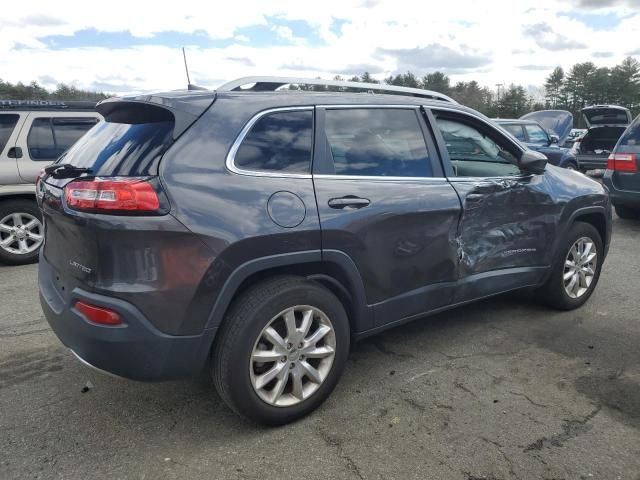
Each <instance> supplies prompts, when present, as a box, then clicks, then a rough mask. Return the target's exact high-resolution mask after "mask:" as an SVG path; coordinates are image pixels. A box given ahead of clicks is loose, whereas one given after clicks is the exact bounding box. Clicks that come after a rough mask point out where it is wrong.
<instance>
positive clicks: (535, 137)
mask: <svg viewBox="0 0 640 480" xmlns="http://www.w3.org/2000/svg"><path fill="white" fill-rule="evenodd" d="M524 128H526V129H527V135H529V141H530V142H531V143H548V142H549V138H548V137H547V134H546V133H545V132H544V130H542V128H541V127H539V126H538V125H525V126H524Z"/></svg>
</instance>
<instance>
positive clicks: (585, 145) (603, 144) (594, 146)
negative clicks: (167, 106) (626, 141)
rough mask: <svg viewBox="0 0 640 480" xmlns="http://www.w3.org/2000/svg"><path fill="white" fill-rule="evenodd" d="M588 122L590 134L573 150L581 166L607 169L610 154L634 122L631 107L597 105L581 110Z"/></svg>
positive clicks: (582, 167)
mask: <svg viewBox="0 0 640 480" xmlns="http://www.w3.org/2000/svg"><path fill="white" fill-rule="evenodd" d="M581 112H582V116H583V118H584V121H585V123H586V125H587V133H585V134H584V135H583V136H582V137H580V138H578V139H577V140H576V141H575V142H574V144H573V147H572V149H571V151H572V153H573V154H574V155H575V156H576V159H577V161H578V168H579V169H580V170H581V171H583V172H585V171H587V170H596V169H605V168H607V161H608V158H609V154H610V153H611V152H612V151H613V147H614V146H615V145H616V142H617V141H618V139H619V138H620V136H621V135H622V132H624V130H625V129H626V128H627V126H628V125H629V123H631V112H630V111H629V109H627V108H624V107H619V106H616V105H594V106H592V107H586V108H583V109H582V110H581Z"/></svg>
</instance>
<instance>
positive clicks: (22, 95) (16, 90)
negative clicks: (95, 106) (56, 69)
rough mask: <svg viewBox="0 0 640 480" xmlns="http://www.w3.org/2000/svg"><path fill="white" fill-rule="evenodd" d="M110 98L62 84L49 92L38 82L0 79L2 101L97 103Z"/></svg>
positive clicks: (106, 95) (107, 95)
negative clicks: (74, 101)
mask: <svg viewBox="0 0 640 480" xmlns="http://www.w3.org/2000/svg"><path fill="white" fill-rule="evenodd" d="M111 96H112V95H109V94H106V93H103V92H93V91H89V90H82V89H79V88H76V87H74V86H71V85H66V84H64V83H60V84H58V86H57V87H56V89H55V90H53V91H49V90H47V89H46V88H44V87H43V86H42V85H39V84H38V82H31V83H29V84H24V83H22V82H18V83H15V84H13V83H11V82H5V81H3V80H2V79H0V99H2V100H91V101H96V102H98V101H100V100H104V99H105V98H109V97H111Z"/></svg>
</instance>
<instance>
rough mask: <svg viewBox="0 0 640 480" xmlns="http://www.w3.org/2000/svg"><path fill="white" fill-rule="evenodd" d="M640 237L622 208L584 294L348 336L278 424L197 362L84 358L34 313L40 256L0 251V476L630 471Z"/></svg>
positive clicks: (574, 475)
mask: <svg viewBox="0 0 640 480" xmlns="http://www.w3.org/2000/svg"><path fill="white" fill-rule="evenodd" d="M639 239H640V222H635V223H634V222H627V221H622V220H620V219H617V218H616V219H615V221H614V236H613V242H612V245H611V251H610V254H609V257H608V259H607V262H606V264H605V267H604V270H603V273H602V276H601V279H600V284H599V286H598V288H597V290H596V292H595V294H594V296H593V297H592V298H591V300H590V301H589V302H588V303H587V304H586V305H585V306H584V307H583V308H581V309H579V310H576V311H573V312H556V311H552V310H548V309H546V308H545V307H542V306H539V305H537V304H536V303H535V302H534V301H533V300H532V298H531V296H530V294H528V293H526V292H524V293H523V292H520V293H515V294H509V295H504V296H501V297H498V298H494V299H490V300H486V301H483V302H480V303H476V304H473V305H470V306H467V307H465V308H461V309H458V310H452V311H450V312H446V313H443V314H439V315H437V316H432V317H427V318H424V319H421V320H418V321H415V322H413V323H411V324H407V325H404V326H401V327H398V328H396V329H394V330H390V331H387V332H385V333H382V334H379V335H377V336H375V337H372V338H369V339H367V340H365V341H363V342H361V343H358V344H356V345H355V346H354V348H353V351H352V353H351V355H350V359H349V364H348V366H347V369H346V372H345V375H344V377H343V378H342V380H341V382H340V384H339V385H338V388H337V389H336V391H335V392H334V394H333V395H332V396H331V398H330V399H329V400H328V401H327V402H326V403H325V404H324V405H323V406H322V407H321V408H320V409H319V410H318V411H317V412H315V413H314V414H312V415H311V416H309V417H307V418H305V419H303V420H301V421H299V422H297V423H295V424H293V425H289V426H286V427H282V428H271V429H267V428H262V427H257V426H255V425H252V424H250V423H248V422H246V421H243V420H242V419H240V418H238V417H237V416H235V415H234V414H233V413H232V412H231V411H230V410H229V409H228V408H227V407H226V406H225V405H224V404H223V403H222V402H221V400H220V399H219V398H218V397H217V395H216V393H215V391H214V389H213V387H212V386H211V385H210V383H209V382H208V381H207V379H206V378H200V379H195V380H190V381H184V382H173V383H162V384H144V383H135V382H129V381H126V380H120V379H116V378H111V377H107V376H103V375H101V374H99V373H97V372H94V371H92V370H89V369H87V368H86V367H84V366H82V365H80V364H79V363H78V362H77V361H76V360H75V359H74V358H73V357H72V355H71V354H70V353H69V352H68V351H67V350H66V349H64V348H63V347H62V346H61V344H60V343H59V342H58V340H57V339H56V337H55V336H54V335H53V333H52V332H51V331H50V330H49V328H48V326H47V324H46V322H45V320H44V318H43V316H42V314H41V311H40V307H39V304H38V301H37V288H36V267H35V266H27V267H0V478H2V479H13V478H16V479H18V478H19V479H25V478H64V479H86V478H92V479H102V478H104V479H118V478H123V479H124V478H140V479H142V478H150V479H156V478H170V479H171V478H175V479H184V478H189V479H200V478H202V479H204V478H206V479H218V478H220V479H261V480H267V479H286V478H304V479H331V478H335V479H343V478H344V479H460V480H481V479H484V480H489V479H493V480H495V479H549V480H550V479H557V480H559V479H591V478H595V479H607V480H610V479H632V480H638V479H640V430H639V429H640V350H639V346H640V256H639V255H638V252H639V251H640V244H639ZM88 382H89V383H88ZM87 387H88V388H87ZM83 391H84V393H83Z"/></svg>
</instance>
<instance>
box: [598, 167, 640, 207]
mask: <svg viewBox="0 0 640 480" xmlns="http://www.w3.org/2000/svg"><path fill="white" fill-rule="evenodd" d="M602 182H603V183H604V184H605V186H606V187H607V188H608V189H609V198H611V203H613V204H614V205H623V206H626V207H637V208H640V191H631V190H620V189H618V188H616V187H615V185H614V182H613V181H612V179H611V175H610V173H609V171H608V172H606V173H605V175H604V177H603V179H602Z"/></svg>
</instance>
